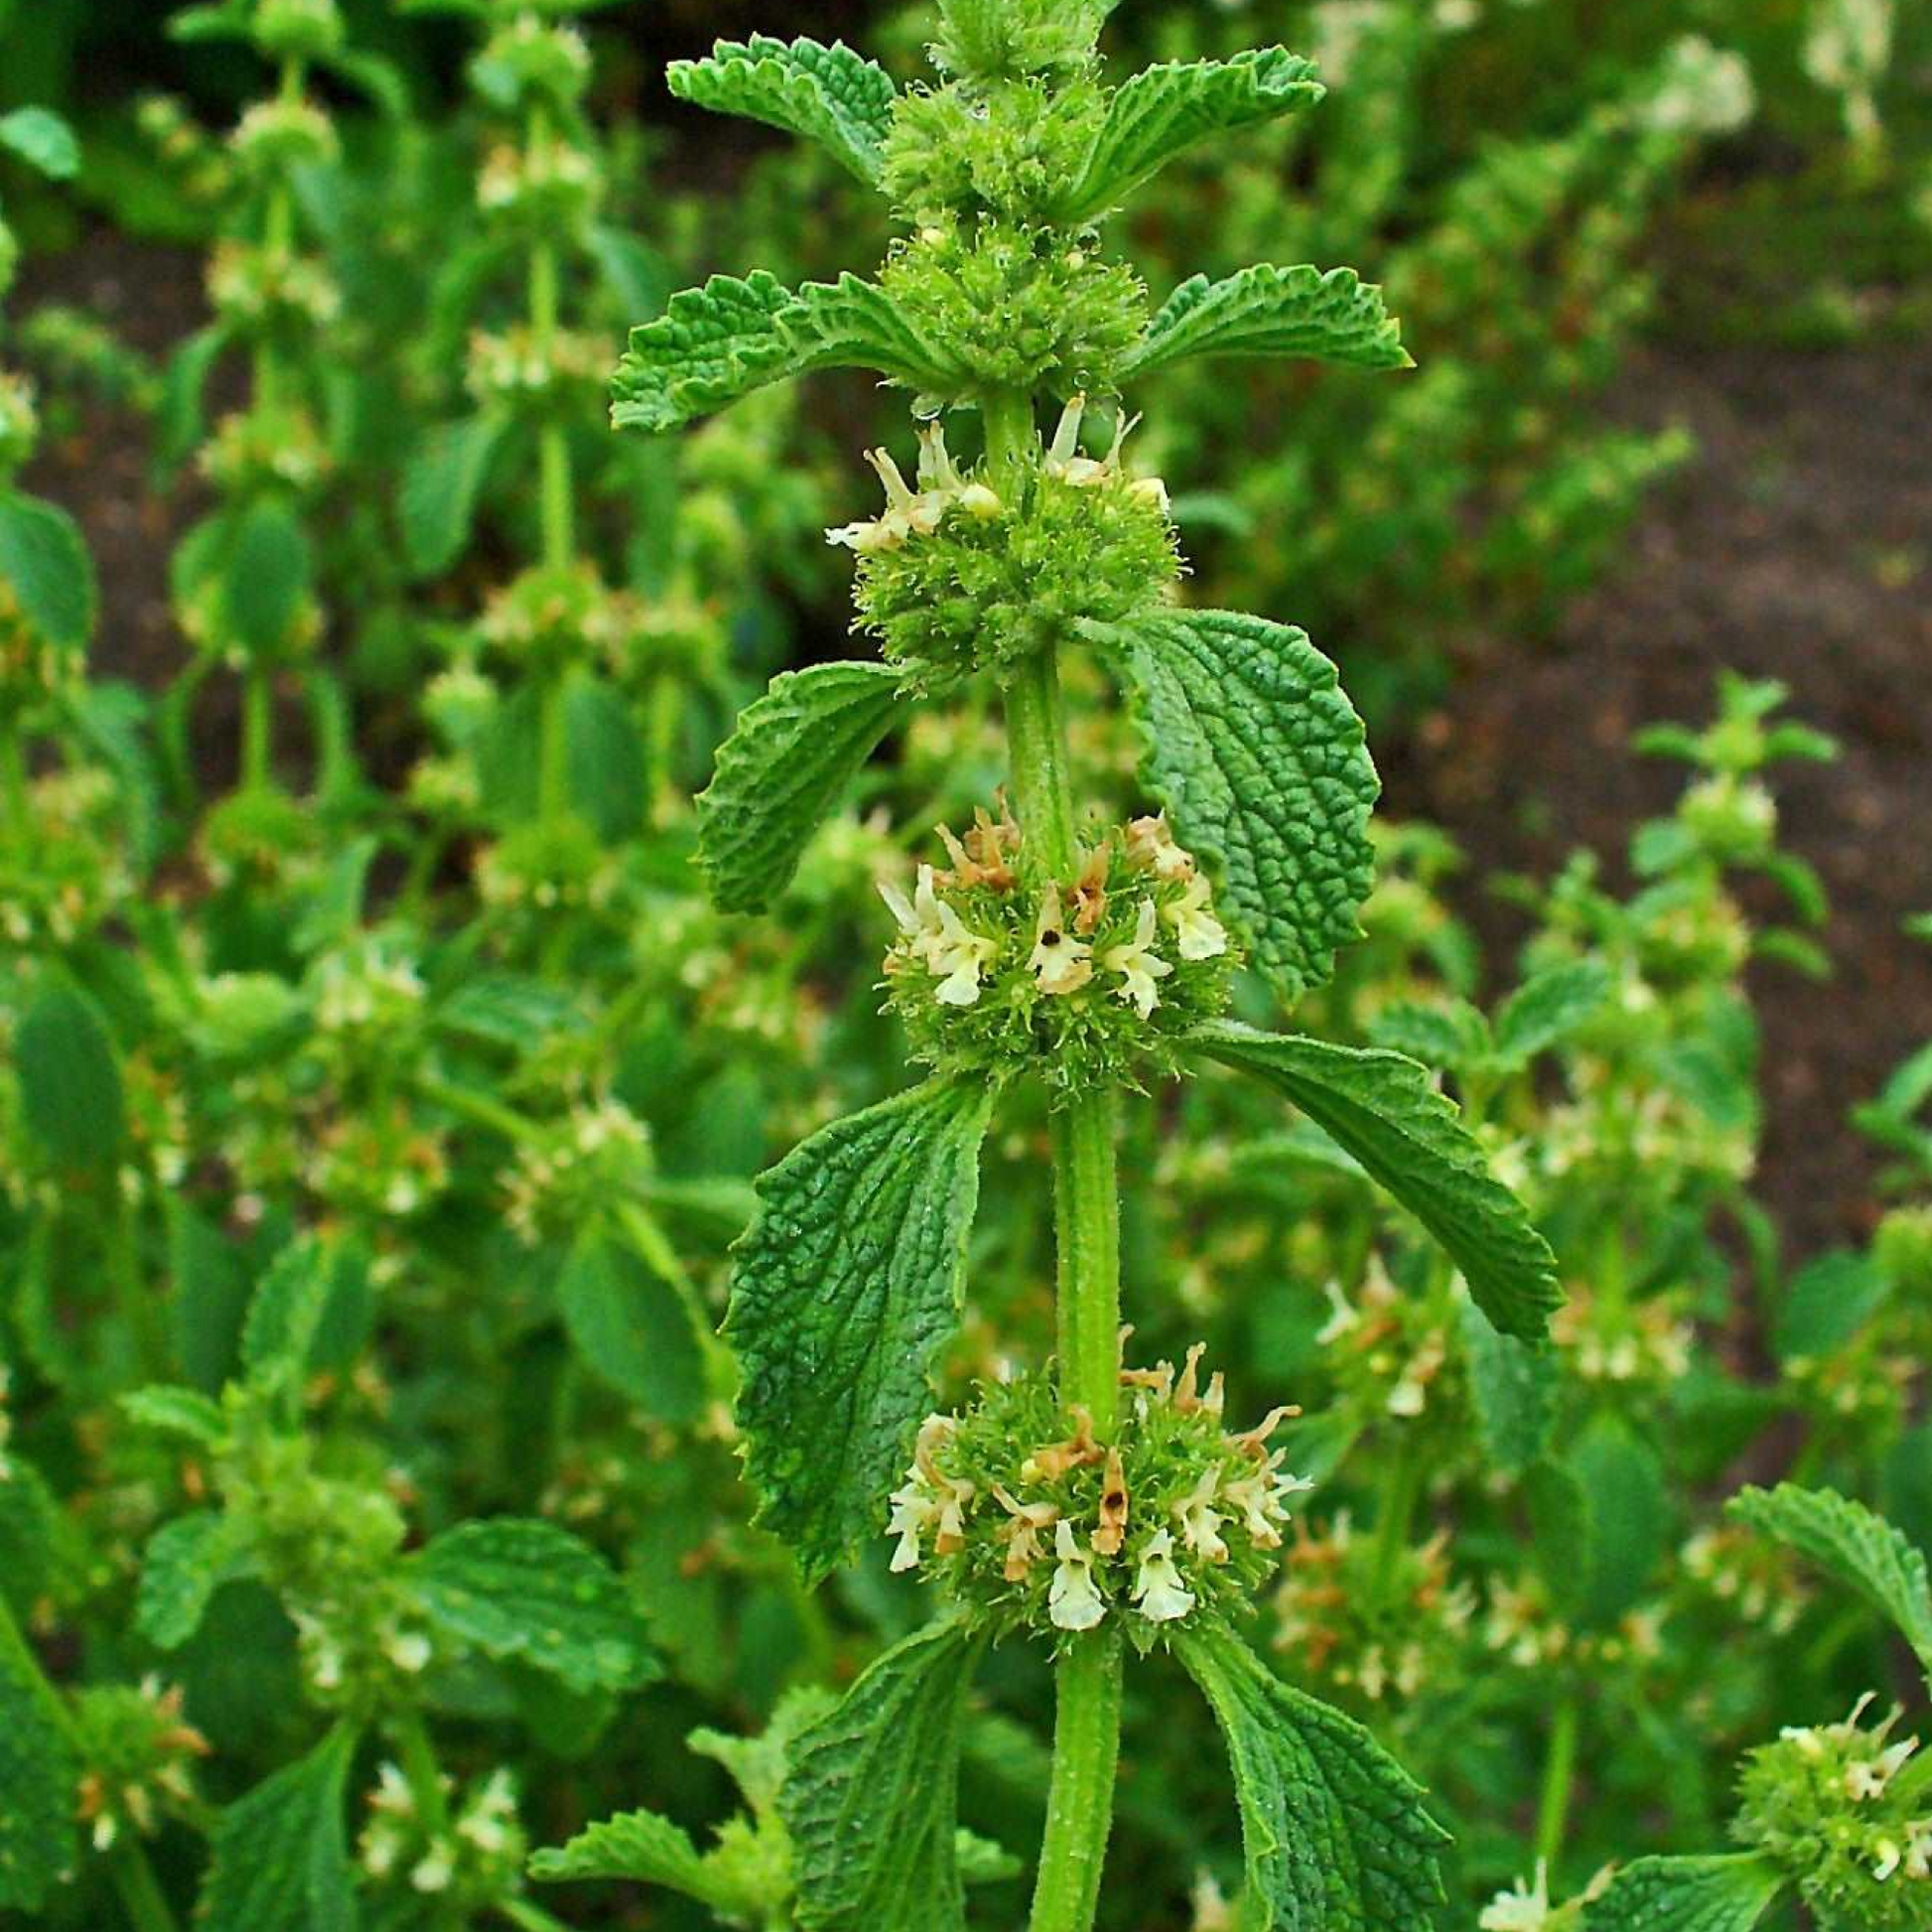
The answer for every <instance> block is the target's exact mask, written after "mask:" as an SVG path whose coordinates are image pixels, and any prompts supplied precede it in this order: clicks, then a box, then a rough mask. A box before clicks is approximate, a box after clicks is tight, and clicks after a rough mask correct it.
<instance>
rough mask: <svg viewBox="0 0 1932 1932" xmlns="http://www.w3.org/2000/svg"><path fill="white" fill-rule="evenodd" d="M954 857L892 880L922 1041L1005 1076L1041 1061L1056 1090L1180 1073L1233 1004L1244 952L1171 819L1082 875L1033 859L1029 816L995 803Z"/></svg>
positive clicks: (1117, 846) (904, 972)
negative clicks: (1034, 864)
mask: <svg viewBox="0 0 1932 1932" xmlns="http://www.w3.org/2000/svg"><path fill="white" fill-rule="evenodd" d="M943 836H944V837H945V839H946V843H947V846H948V849H949V851H950V854H951V857H952V860H953V864H952V868H951V870H949V871H945V872H938V871H935V870H934V869H933V868H932V867H931V866H921V867H920V868H919V872H918V878H917V882H916V885H915V887H914V890H913V892H912V894H911V895H910V896H909V897H908V896H907V895H906V894H905V893H904V892H902V891H901V890H900V889H899V888H897V887H896V886H894V887H887V888H885V889H884V890H885V894H886V899H887V903H888V904H889V905H890V906H891V907H892V910H893V915H894V917H895V919H896V920H897V925H898V936H897V939H896V940H895V941H894V944H893V946H892V948H891V950H890V951H889V952H888V953H887V955H886V964H885V971H886V985H887V988H888V1004H889V1006H890V1007H891V1009H892V1011H893V1012H894V1013H895V1014H897V1016H898V1018H899V1020H900V1021H901V1022H902V1024H903V1025H904V1027H905V1031H906V1034H907V1036H908V1038H909V1041H910V1044H911V1048H912V1052H913V1054H914V1055H915V1056H916V1057H917V1058H919V1059H922V1060H925V1061H926V1062H928V1063H929V1064H931V1065H933V1066H935V1067H937V1068H939V1069H940V1070H942V1071H944V1072H947V1073H954V1072H970V1073H973V1074H977V1075H982V1076H984V1077H986V1078H988V1079H992V1080H1002V1079H1005V1078H1007V1077H1008V1076H1010V1075H1013V1074H1017V1073H1024V1072H1033V1073H1036V1074H1038V1075H1039V1077H1040V1078H1041V1079H1042V1080H1044V1081H1045V1083H1046V1085H1047V1087H1048V1089H1049V1091H1050V1092H1051V1093H1052V1095H1053V1096H1054V1098H1055V1100H1056V1102H1057V1101H1060V1100H1064V1099H1066V1098H1068V1097H1070V1096H1072V1095H1074V1094H1078V1093H1086V1092H1093V1091H1099V1090H1105V1089H1107V1088H1110V1087H1114V1086H1120V1085H1138V1084H1140V1082H1141V1081H1142V1080H1144V1079H1148V1078H1156V1079H1169V1078H1173V1076H1174V1075H1176V1074H1177V1073H1178V1072H1179V1070H1180V1065H1179V1057H1178V1049H1179V1047H1180V1046H1181V1044H1182V1042H1183V1041H1184V1040H1185V1039H1186V1037H1187V1035H1188V1033H1189V1030H1190V1029H1191V1028H1193V1027H1194V1026H1196V1025H1197V1024H1198V1023H1199V1022H1200V1021H1202V1020H1204V1019H1210V1018H1213V1017H1215V1016H1217V1015H1219V1014H1221V1013H1223V1012H1225V1010H1226V1007H1227V1000H1228V983H1229V980H1230V977H1231V975H1232V972H1233V968H1234V966H1235V965H1236V964H1237V963H1238V957H1239V956H1238V954H1237V953H1236V951H1235V948H1234V946H1233V944H1232V942H1231V941H1230V940H1229V938H1228V935H1227V933H1226V931H1225V930H1224V929H1223V927H1222V926H1221V923H1220V921H1219V920H1218V919H1216V918H1215V916H1214V912H1213V907H1212V896H1211V894H1210V892H1209V889H1208V883H1207V879H1206V877H1205V875H1204V874H1202V873H1201V872H1199V871H1198V870H1197V868H1196V867H1195V865H1194V862H1193V860H1192V858H1191V857H1190V856H1189V855H1188V854H1187V853H1185V852H1183V851H1182V850H1181V849H1180V848H1179V847H1178V846H1176V845H1175V844H1174V843H1173V838H1172V836H1171V835H1170V833H1169V831H1168V827H1167V822H1166V821H1165V820H1164V819H1159V818H1144V819H1138V820H1136V821H1135V822H1134V823H1133V824H1132V825H1130V826H1128V827H1126V828H1125V829H1124V830H1123V829H1118V828H1117V829H1112V830H1109V831H1108V832H1107V833H1105V834H1104V835H1103V836H1102V837H1101V838H1100V839H1099V840H1098V841H1097V842H1096V843H1095V844H1094V845H1093V846H1092V848H1091V849H1090V850H1089V851H1088V852H1086V853H1085V854H1084V855H1083V856H1082V857H1081V859H1080V861H1079V863H1078V865H1077V866H1076V867H1075V868H1074V869H1073V871H1072V872H1071V873H1070V874H1069V876H1068V877H1066V878H1064V879H1059V878H1041V877H1039V876H1037V875H1036V874H1035V873H1034V872H1033V871H1031V870H1030V868H1029V860H1030V858H1031V856H1032V855H1031V854H1030V853H1029V852H1028V850H1027V848H1026V845H1025V841H1024V839H1023V838H1022V836H1021V834H1020V831H1019V829H1018V828H1017V827H1016V826H1014V825H1012V824H1011V823H998V824H996V823H995V822H994V821H993V820H992V819H990V818H988V817H987V816H986V815H985V814H984V813H982V814H981V816H980V820H979V823H978V824H977V825H975V826H974V827H973V829H972V830H971V831H969V832H968V833H967V834H966V836H965V838H964V840H963V841H962V840H960V839H957V838H954V837H953V836H952V835H951V834H950V833H947V834H944V835H943Z"/></svg>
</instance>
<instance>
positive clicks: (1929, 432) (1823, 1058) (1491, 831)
mask: <svg viewBox="0 0 1932 1932" xmlns="http://www.w3.org/2000/svg"><path fill="white" fill-rule="evenodd" d="M1614 407H1615V408H1616V410H1617V412H1618V413H1619V414H1620V415H1622V416H1623V417H1624V418H1626V419H1627V420H1629V421H1631V422H1633V423H1641V424H1645V425H1653V426H1654V425H1659V424H1662V423H1664V422H1666V421H1671V420H1679V421H1683V422H1685V423H1687V424H1688V425H1689V426H1690V427H1691V428H1692V429H1693V430H1694V431H1695V432H1696V434H1697V436H1698V438H1699V441H1700V444H1701V454H1700V456H1699V458H1698V459H1697V460H1696V462H1695V463H1694V464H1693V465H1692V466H1691V467H1690V468H1689V469H1688V471H1687V472H1686V473H1685V474H1684V475H1683V476H1682V477H1681V478H1680V479H1679V480H1678V482H1677V483H1676V484H1675V486H1674V487H1673V488H1671V489H1670V490H1669V491H1667V492H1666V493H1665V494H1664V495H1663V496H1662V497H1660V498H1659V499H1658V500H1657V501H1656V502H1654V503H1653V504H1652V505H1651V507H1650V509H1649V511H1648V512H1647V513H1646V515H1645V516H1644V517H1643V518H1642V520H1641V521H1640V523H1639V525H1638V528H1637V530H1636V532H1635V535H1634V538H1633V541H1632V544H1631V550H1630V554H1629V556H1628V558H1627V560H1626V562H1625V563H1624V565H1623V566H1622V567H1620V568H1619V569H1618V570H1617V571H1616V572H1615V573H1614V574H1613V575H1612V577H1611V578H1610V579H1609V581H1607V582H1606V583H1605V584H1603V585H1602V586H1601V587H1600V588H1599V589H1598V590H1596V591H1595V592H1593V593H1592V594H1591V595H1589V596H1588V597H1587V598H1585V599H1583V600H1582V601H1581V602H1579V603H1578V604H1577V605H1576V606H1575V607H1574V608H1573V609H1572V610H1571V611H1570V613H1569V614H1568V616H1567V618H1566V619H1565V621H1564V622H1563V623H1562V625H1561V627H1560V630H1559V633H1558V636H1557V638H1556V639H1555V641H1554V642H1553V643H1552V644H1551V645H1549V646H1547V647H1543V648H1536V647H1532V646H1529V645H1520V646H1517V647H1515V648H1511V647H1510V646H1509V645H1508V644H1507V642H1506V641H1499V643H1498V645H1497V647H1496V649H1495V651H1494V653H1493V654H1492V655H1491V656H1489V657H1488V658H1487V659H1486V660H1485V661H1484V663H1483V664H1482V665H1481V666H1479V667H1477V668H1475V669H1473V670H1471V671H1470V672H1468V673H1466V674H1464V675H1463V676H1461V677H1460V678H1458V679H1457V680H1456V683H1455V685H1454V688H1453V693H1452V695H1451V697H1450V698H1449V701H1448V702H1447V703H1446V704H1445V705H1444V706H1443V707H1442V709H1441V710H1440V711H1439V712H1438V713H1436V714H1435V715H1433V716H1432V717H1430V718H1428V719H1426V720H1424V721H1423V723H1422V725H1421V727H1420V728H1419V730H1418V731H1417V732H1416V733H1415V734H1414V735H1413V737H1410V738H1408V739H1407V740H1406V741H1405V742H1399V743H1397V744H1395V745H1393V746H1391V745H1389V744H1388V743H1387V741H1384V742H1383V745H1382V752H1383V763H1384V767H1385V771H1386V774H1387V776H1388V780H1389V796H1388V802H1389V804H1390V807H1391V809H1393V810H1394V811H1396V812H1398V813H1399V814H1401V815H1404V816H1412V817H1428V818H1433V819H1436V820H1438V821H1439V822H1441V823H1442V824H1444V825H1446V826H1447V827H1448V828H1449V830H1451V831H1452V832H1454V833H1455V834H1456V835H1457V836H1458V837H1459V838H1460V839H1461V840H1462V841H1463V842H1464V843H1465V845H1466V847H1467V849H1468V851H1469V853H1470V855H1471V859H1472V861H1473V865H1472V871H1474V872H1476V873H1478V874H1480V875H1481V876H1483V877H1486V876H1488V875H1490V874H1493V873H1495V872H1498V871H1521V872H1534V873H1537V874H1547V873H1549V872H1550V871H1552V870H1553V869H1554V868H1555V867H1556V866H1557V865H1559V864H1560V863H1561V862H1562V860H1563V858H1564V857H1565V855H1566V854H1567V853H1569V852H1570V851H1572V850H1573V849H1575V848H1576V847H1578V846H1580V845H1583V846H1589V847H1591V848H1593V849H1595V850H1597V851H1599V852H1601V853H1602V854H1603V855H1604V857H1605V859H1606V860H1611V861H1614V860H1617V859H1619V858H1620V856H1621V853H1622V851H1623V848H1624V844H1625V842H1626V840H1627V838H1628V836H1629V833H1630V831H1631V829H1632V828H1633V827H1634V826H1635V825H1636V824H1637V822H1638V821H1639V820H1640V819H1642V818H1644V817H1648V816H1653V815H1655V814H1656V813H1658V812H1661V811H1663V810H1665V809H1667V808H1668V807H1669V805H1670V802H1671V800H1672V799H1673V797H1674V796H1675V795H1676V792H1677V790H1678V788H1679V785H1680V783H1681V776H1680V773H1681V771H1682V767H1680V766H1674V765H1670V764H1667V763H1662V762H1659V761H1655V760H1651V759H1633V758H1630V757H1629V756H1627V755H1626V753H1625V751H1624V747H1625V745H1626V744H1627V742H1628V739H1629V737H1630V734H1631V733H1632V732H1633V731H1634V730H1636V729H1637V728H1638V727H1639V726H1642V725H1644V724H1648V723H1651V722H1653V721H1656V720H1659V719H1683V720H1689V721H1694V722H1701V721H1703V720H1704V719H1705V718H1707V717H1708V716H1709V715H1710V710H1711V705H1712V685H1713V679H1714V677H1715V674H1716V672H1717V670H1718V668H1719V667H1720V666H1728V667H1730V668H1732V669H1735V670H1737V671H1740V672H1743V673H1744V674H1746V675H1748V676H1751V677H1774V678H1778V679H1781V680H1782V681H1783V682H1785V683H1786V684H1788V685H1789V686H1790V688H1791V692H1792V715H1793V716H1796V717H1801V718H1803V719H1804V720H1806V721H1807V722H1809V723H1811V724H1813V725H1816V726H1819V727H1821V728H1823V729H1824V730H1826V731H1829V732H1831V733H1833V734H1834V735H1835V736H1836V737H1837V738H1838V739H1839V740H1840V741H1841V744H1842V746H1843V750H1844V756H1843V758H1842V759H1841V760H1840V762H1838V763H1837V764H1834V765H1792V766H1788V767H1785V768H1783V770H1782V773H1781V774H1780V775H1779V776H1778V780H1777V789H1778V792H1779V795H1780V798H1781V801H1782V813H1783V825H1784V828H1785V837H1786V840H1787V843H1788V844H1789V845H1790V847H1791V848H1792V849H1794V850H1795V851H1797V852H1798V853H1799V854H1800V855H1801V856H1803V857H1804V858H1806V859H1808V860H1809V861H1810V862H1811V863H1812V864H1813V865H1815V866H1816V867H1817V868H1818V870H1819V872H1820V873H1821V875H1822V876H1823V878H1824V880H1825V882H1826V885H1827V887H1828V888H1829V890H1830V893H1831V897H1832V901H1833V915H1832V920H1831V923H1830V925H1829V927H1828V928H1827V930H1826V931H1825V933H1824V934H1823V935H1822V936H1823V938H1824V940H1825V943H1826V944H1827V945H1828V947H1829V949H1830V951H1831V953H1832V955H1833V957H1834V959H1835V961H1836V962H1837V967H1838V971H1837V976H1836V978H1835V979H1834V980H1833V981H1832V983H1831V984H1830V985H1828V986H1823V987H1821V986H1816V985H1814V984H1812V983H1811V982H1809V981H1807V980H1804V979H1802V978H1800V977H1799V976H1798V975H1796V974H1795V973H1793V972H1791V971H1790V970H1788V969H1786V968H1783V967H1780V966H1776V965H1764V966H1761V967H1759V968H1757V969H1754V971H1753V974H1752V988H1751V990H1752V993H1753V995H1754V996H1755V998H1756V1001H1757V1004H1758V1010H1759V1013H1760V1015H1761V1017H1762V1020H1763V1025H1764V1082H1765V1100H1766V1107H1767V1110H1768V1116H1769V1118H1768V1124H1767V1135H1766V1141H1765V1148H1764V1157H1763V1163H1762V1167H1761V1169H1760V1175H1759V1179H1760V1187H1761V1193H1762V1197H1763V1199H1764V1201H1765V1203H1766V1205H1767V1206H1768V1207H1769V1208H1770V1209H1771V1210H1772V1212H1773V1213H1774V1214H1775V1215H1776V1216H1777V1218H1778V1220H1779V1222H1780V1223H1781V1224H1782V1226H1783V1227H1784V1228H1785V1230H1786V1232H1787V1236H1788V1238H1789V1240H1790V1242H1791V1245H1792V1251H1793V1252H1794V1253H1795V1254H1800V1255H1803V1254H1809V1253H1812V1252H1816V1251H1817V1250H1819V1249H1821V1248H1825V1247H1829V1246H1831V1245H1834V1244H1835V1243H1838V1242H1843V1241H1847V1240H1857V1239H1859V1238H1861V1237H1862V1236H1863V1234H1864V1233H1866V1232H1867V1231H1868V1229H1869V1227H1870V1224H1871V1222H1872V1220H1873V1219H1874V1218H1875V1211H1876V1210H1875V1209H1874V1206H1873V1200H1872V1180H1873V1173H1874V1170H1875V1169H1876V1167H1877V1166H1878V1165H1879V1164H1878V1161H1877V1159H1876V1158H1875V1157H1874V1155H1873V1154H1872V1152H1871V1150H1870V1149H1869V1148H1867V1147H1866V1146H1865V1144H1864V1143H1863V1141H1862V1140H1861V1139H1860V1137H1859V1136H1858V1135H1857V1134H1856V1133H1855V1132H1854V1131H1853V1130H1852V1129H1851V1128H1850V1127H1848V1126H1846V1125H1845V1124H1844V1123H1845V1117H1846V1114H1847V1112H1848V1110H1849V1109H1850V1108H1851V1107H1853V1106H1854V1105H1855V1104H1857V1103H1858V1102H1859V1101H1861V1100H1863V1099H1867V1098H1869V1097H1870V1096H1871V1095H1872V1094H1873V1093H1874V1092H1875V1091H1876V1090H1877V1088H1878V1087H1879V1086H1880V1085H1881V1084H1882V1082H1883V1081H1884V1079H1885V1077H1886V1076H1887V1074H1888V1073H1889V1072H1890V1070H1891V1069H1892V1067H1893V1066H1894V1065H1895V1064H1896V1063H1897V1062H1898V1061H1899V1060H1900V1059H1902V1058H1903V1057H1904V1056H1905V1055H1906V1053H1907V1052H1909V1051H1911V1050H1913V1049H1914V1048H1916V1047H1917V1046H1918V1045H1920V1044H1921V1043H1923V1042H1924V1041H1925V1040H1926V1039H1927V1038H1928V1037H1932V948H1929V947H1927V946H1925V945H1923V944H1918V943H1916V942H1914V941H1912V940H1910V939H1907V938H1906V937H1905V936H1904V935H1903V934H1902V933H1901V931H1900V930H1899V924H1900V921H1901V920H1902V919H1903V918H1904V917H1905V916H1906V915H1907V914H1908V913H1911V912H1915V911H1923V910H1925V909H1927V908H1928V907H1932V602H1928V598H1927V592H1928V589H1932V350H1927V349H1924V348H1915V349H1913V350H1911V351H1909V352H1906V353H1899V352H1897V351H1895V350H1885V351H1879V352H1873V351H1863V352H1861V351H1835V352H1831V353H1796V352H1777V351H1759V350H1752V349H1742V348H1734V347H1732V348H1725V349H1722V350H1699V351H1691V350H1684V349H1654V350H1651V351H1649V352H1647V353H1645V354H1644V355H1642V356H1641V357H1640V358H1639V359H1638V360H1637V362H1636V364H1635V365H1634V366H1633V367H1632V369H1631V370H1630V372H1629V375H1628V376H1627V378H1626V380H1625V381H1624V382H1623V384H1622V385H1621V388H1620V390H1619V392H1618V394H1617V396H1616V397H1615V399H1614ZM1473 883H1475V884H1476V885H1477V887H1478V889H1477V890H1473V891H1471V892H1470V893H1468V894H1467V895H1465V897H1466V898H1467V900H1468V903H1467V904H1466V907H1465V909H1466V911H1467V912H1468V914H1469V916H1470V917H1471V918H1472V919H1473V920H1474V921H1475V922H1476V924H1477V925H1478V926H1479V927H1480V928H1481V929H1482V931H1483V933H1484V936H1485V937H1486V938H1487V939H1488V940H1489V941H1490V942H1491V952H1492V956H1493V957H1495V958H1498V959H1501V958H1506V957H1507V956H1508V951H1509V949H1510V947H1511V946H1512V945H1513V943H1514V941H1515V940H1516V939H1517V938H1518V937H1519V936H1520V934H1521V931H1522V925H1521V921H1520V919H1519V918H1518V917H1517V915H1515V914H1514V913H1513V912H1512V911H1511V910H1510V909H1509V908H1508V907H1506V906H1503V905H1500V904H1498V903H1496V902H1495V901H1494V900H1493V899H1492V898H1489V897H1486V896H1485V895H1483V894H1482V893H1481V892H1480V890H1479V882H1473ZM1754 902H1757V901H1754ZM1761 903H1762V906H1763V909H1765V910H1766V911H1769V910H1771V909H1772V908H1773V905H1774V901H1771V900H1765V901H1762V902H1761Z"/></svg>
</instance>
